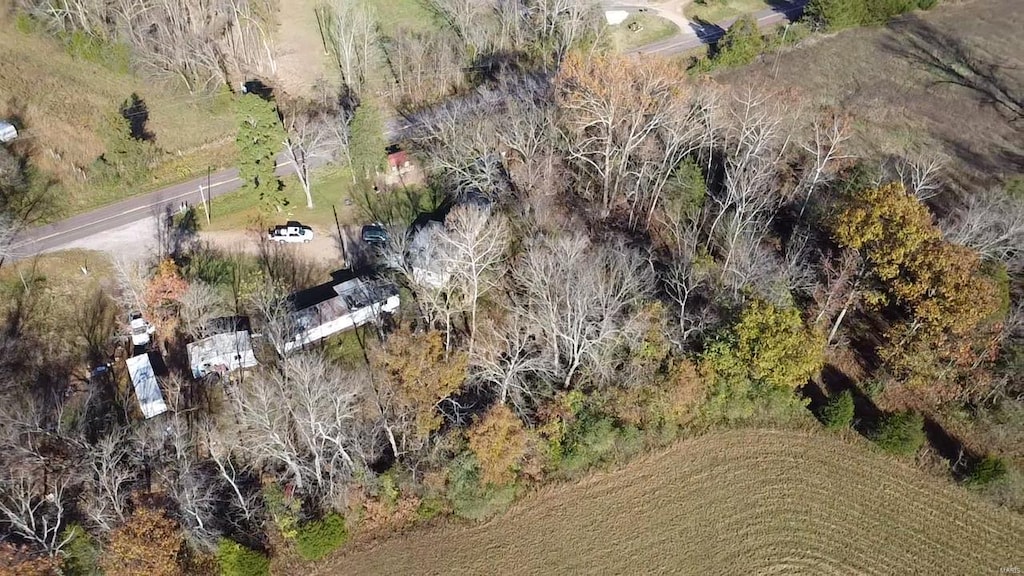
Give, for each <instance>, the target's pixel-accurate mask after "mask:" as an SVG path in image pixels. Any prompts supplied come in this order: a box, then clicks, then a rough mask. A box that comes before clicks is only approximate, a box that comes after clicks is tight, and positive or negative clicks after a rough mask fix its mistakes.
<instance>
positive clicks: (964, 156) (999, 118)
mask: <svg viewBox="0 0 1024 576" xmlns="http://www.w3.org/2000/svg"><path fill="white" fill-rule="evenodd" d="M1022 29H1024V11H1022V10H1020V2H1019V0H977V1H975V2H966V3H962V4H955V5H947V4H946V3H943V4H941V5H940V6H939V7H938V8H936V9H934V10H931V11H928V12H918V13H915V14H912V15H908V16H906V17H904V18H901V19H899V20H897V21H896V22H894V23H892V24H890V25H889V26H886V27H879V28H869V29H855V30H847V31H845V32H842V33H840V34H838V35H835V36H831V37H824V38H822V37H814V38H811V39H809V40H807V41H805V42H804V43H803V44H801V45H800V46H798V47H796V48H793V49H791V50H788V51H786V52H784V53H783V54H782V55H781V58H778V73H777V75H776V74H775V66H776V57H775V55H770V56H767V57H765V59H764V61H763V62H761V63H759V64H755V65H753V66H749V67H746V68H743V69H739V70H735V71H730V72H728V73H726V74H723V75H722V76H721V80H722V81H723V82H725V83H726V84H730V85H736V86H746V85H748V84H749V85H753V86H767V87H774V88H777V89H796V90H797V91H798V92H799V93H800V94H801V95H803V96H804V97H805V99H806V100H808V101H809V103H810V104H812V105H817V106H834V107H836V108H838V109H840V110H842V111H843V112H845V113H847V114H850V115H851V116H852V117H853V119H854V128H855V130H856V135H857V137H856V142H855V147H856V148H857V151H858V152H859V153H860V154H861V155H862V156H866V157H880V156H884V155H888V154H897V155H903V154H906V153H908V152H909V153H912V154H913V153H918V154H919V153H932V152H935V153H938V154H939V155H940V156H942V157H945V158H946V159H947V160H948V162H949V165H950V168H951V170H950V171H949V172H950V173H951V175H952V176H954V177H955V178H956V179H957V180H958V181H959V182H960V183H962V184H964V185H966V186H979V185H980V186H987V185H991V184H993V183H995V182H997V181H999V180H1000V179H1001V178H1002V177H1004V176H1007V175H1012V174H1014V173H1022V172H1024V137H1022V132H1021V130H1022V126H1021V122H1020V121H1017V122H1016V123H1011V122H1010V121H1009V119H1008V117H1007V116H1006V115H1004V114H1001V113H1000V112H999V111H998V110H996V109H995V108H994V107H993V106H992V105H991V104H990V103H989V99H988V98H987V97H986V96H985V95H984V94H981V93H979V92H977V91H974V90H970V89H967V88H964V87H961V86H958V85H955V84H951V83H947V82H941V80H942V78H941V77H940V76H939V75H937V74H936V73H935V72H934V71H932V70H930V69H929V68H928V67H927V66H925V65H924V64H923V63H922V61H921V59H920V58H917V57H915V56H914V55H913V53H914V52H915V48H914V44H915V41H914V36H915V34H919V33H920V32H921V31H928V32H929V33H935V34H936V35H937V38H939V39H940V40H941V41H940V42H939V43H938V44H940V45H941V46H942V50H940V51H941V52H945V55H944V57H943V60H944V61H945V62H946V63H947V64H955V59H954V58H953V57H952V55H951V54H950V53H949V52H950V51H949V50H948V48H949V47H950V46H951V45H952V42H951V41H950V40H953V41H956V42H961V43H965V44H966V45H968V46H970V51H971V54H972V56H973V57H974V58H976V59H977V61H978V62H979V63H980V64H982V65H983V66H987V65H995V66H997V67H998V68H997V75H998V76H999V77H1000V78H1001V79H1002V80H1003V81H1005V82H1007V83H1008V84H1009V85H1010V86H1016V87H1017V94H1016V96H1017V98H1018V99H1019V98H1020V90H1021V89H1024V37H1022V36H1021V34H1020V30H1022ZM957 65H958V64H957Z"/></svg>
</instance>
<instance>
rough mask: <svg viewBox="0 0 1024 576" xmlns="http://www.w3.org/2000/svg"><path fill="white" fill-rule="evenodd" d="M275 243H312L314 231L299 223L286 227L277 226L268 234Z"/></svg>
mask: <svg viewBox="0 0 1024 576" xmlns="http://www.w3.org/2000/svg"><path fill="white" fill-rule="evenodd" d="M267 238H269V239H270V240H272V241H274V242H310V241H312V240H313V229H312V228H310V227H309V226H303V225H302V224H299V223H298V222H289V223H287V224H285V225H284V226H276V227H274V229H273V230H271V231H270V232H269V233H268V234H267Z"/></svg>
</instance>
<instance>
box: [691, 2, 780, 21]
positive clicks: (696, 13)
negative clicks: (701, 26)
mask: <svg viewBox="0 0 1024 576" xmlns="http://www.w3.org/2000/svg"><path fill="white" fill-rule="evenodd" d="M765 8H770V5H769V3H768V2H766V1H765V0H707V1H706V2H704V3H701V2H696V1H694V2H691V3H690V5H689V6H687V7H686V9H685V10H683V14H685V15H686V17H687V18H689V19H691V20H703V21H705V22H711V23H713V24H717V23H719V22H721V21H722V20H726V19H728V18H735V17H737V16H740V15H742V14H753V13H755V12H760V11H761V10H764V9H765Z"/></svg>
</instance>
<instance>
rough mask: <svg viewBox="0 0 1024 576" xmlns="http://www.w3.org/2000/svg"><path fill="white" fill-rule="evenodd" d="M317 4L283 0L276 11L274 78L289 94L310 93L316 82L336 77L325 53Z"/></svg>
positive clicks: (297, 0)
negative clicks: (275, 66) (275, 76)
mask: <svg viewBox="0 0 1024 576" xmlns="http://www.w3.org/2000/svg"><path fill="white" fill-rule="evenodd" d="M318 4H320V2H319V1H318V0H282V2H281V3H280V9H279V10H278V13H277V21H278V28H277V38H276V41H275V43H274V52H275V59H276V61H277V78H278V80H279V82H280V88H281V89H282V90H283V91H284V92H286V93H288V94H290V95H292V96H310V95H312V94H313V88H314V86H315V85H316V84H317V83H318V82H326V83H336V80H337V79H336V74H332V71H333V66H331V65H330V56H328V55H327V54H325V53H324V42H323V39H322V38H321V35H320V31H321V29H320V23H319V22H318V21H317V5H318ZM324 24H326V22H324Z"/></svg>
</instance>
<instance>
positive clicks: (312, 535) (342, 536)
mask: <svg viewBox="0 0 1024 576" xmlns="http://www.w3.org/2000/svg"><path fill="white" fill-rule="evenodd" d="M346 540H348V530H346V529H345V519H344V518H342V517H341V515H339V514H334V513H331V514H328V515H327V516H324V517H323V518H321V519H320V520H317V521H315V522H310V523H308V524H304V525H303V526H300V527H299V530H298V534H297V535H296V536H295V546H296V548H298V550H299V554H301V555H302V557H303V558H305V559H306V560H319V559H320V558H323V557H324V556H326V555H328V554H330V553H331V552H334V551H335V550H337V549H338V547H340V546H341V545H342V544H344V543H345V541H346Z"/></svg>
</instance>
